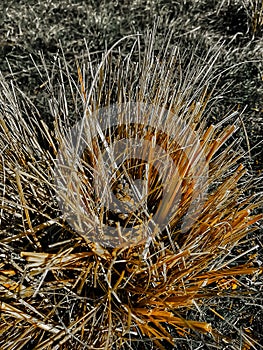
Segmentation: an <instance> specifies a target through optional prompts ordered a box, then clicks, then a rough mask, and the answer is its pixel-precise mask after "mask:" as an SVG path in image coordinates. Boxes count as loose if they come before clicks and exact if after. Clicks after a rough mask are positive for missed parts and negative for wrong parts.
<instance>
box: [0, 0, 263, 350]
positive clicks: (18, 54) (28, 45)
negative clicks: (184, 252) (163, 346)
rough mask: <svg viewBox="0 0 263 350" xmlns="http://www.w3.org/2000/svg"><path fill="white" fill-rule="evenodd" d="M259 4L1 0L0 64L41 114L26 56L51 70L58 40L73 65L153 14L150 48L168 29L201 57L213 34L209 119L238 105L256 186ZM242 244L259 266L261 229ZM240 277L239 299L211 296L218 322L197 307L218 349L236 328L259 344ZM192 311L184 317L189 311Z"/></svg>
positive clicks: (188, 343)
mask: <svg viewBox="0 0 263 350" xmlns="http://www.w3.org/2000/svg"><path fill="white" fill-rule="evenodd" d="M262 7H263V5H262V3H261V0H259V1H258V0H254V1H250V0H243V1H242V0H236V1H235V0H225V1H223V0H217V1H213V0H210V1H209V0H200V1H198V0H196V1H195V0H182V1H164V0H155V1H146V0H142V1H140V0H129V1H127V0H126V1H80V0H79V1H67V0H62V1H59V0H53V1H48V0H44V1H31V0H24V1H3V0H2V2H1V4H0V16H1V18H0V23H1V27H0V70H1V72H2V74H3V76H4V78H5V79H7V80H9V81H15V82H16V84H17V85H18V86H19V87H20V88H21V90H22V91H24V92H25V93H26V94H27V95H28V96H29V97H30V98H31V100H32V101H33V102H34V104H35V105H36V106H37V108H38V109H39V110H40V113H41V116H42V117H43V118H44V119H48V118H49V115H50V112H49V107H48V104H47V98H46V95H45V93H44V92H43V91H42V90H41V89H39V87H40V86H41V84H42V83H43V82H44V80H45V79H44V78H42V77H41V76H40V74H39V72H38V71H37V69H36V67H35V66H34V64H33V61H32V60H34V61H35V62H36V63H37V65H38V66H39V69H40V71H41V72H44V68H43V65H42V62H41V59H40V53H43V56H44V57H45V62H46V64H47V68H48V69H52V67H53V65H54V60H55V57H56V55H57V54H58V53H59V54H61V53H62V52H61V47H62V48H63V51H64V54H65V57H66V60H67V62H68V64H69V65H70V66H71V67H72V70H73V71H74V69H75V70H76V63H75V62H76V59H79V58H81V57H83V55H84V56H85V52H86V45H87V46H88V48H89V50H90V55H91V57H92V59H94V61H96V60H99V59H100V57H101V55H102V53H103V52H105V49H106V48H109V47H111V46H112V45H113V44H114V43H115V42H116V41H117V40H118V39H120V38H122V37H123V36H125V35H129V34H136V33H140V34H142V37H143V36H144V35H145V33H146V31H147V30H149V29H151V28H152V27H153V26H154V25H155V24H156V22H157V21H159V22H158V29H157V37H156V49H158V42H160V44H161V42H162V41H163V40H164V38H165V36H166V34H167V32H168V31H169V29H173V31H174V35H173V38H172V41H171V46H173V45H178V46H179V47H180V49H181V50H182V52H186V53H187V52H188V53H189V57H190V55H191V52H192V50H193V48H194V47H198V49H197V51H196V54H197V55H198V56H200V57H201V56H202V55H203V54H204V53H205V52H207V51H208V50H209V49H211V50H212V52H213V50H214V51H215V50H217V48H218V42H219V41H220V42H224V44H223V46H222V48H221V50H220V55H219V58H218V61H217V63H216V65H217V69H218V71H220V72H222V75H221V78H220V81H219V82H218V85H217V88H216V91H215V94H217V95H218V96H220V103H217V105H216V107H215V108H214V109H213V110H212V111H211V114H210V116H209V118H210V120H211V122H215V121H219V120H220V119H222V118H223V116H224V115H226V114H227V112H229V111H231V110H234V109H237V108H238V109H239V110H240V111H244V112H243V114H242V119H243V123H244V129H242V128H241V129H240V130H239V131H238V136H241V137H242V138H243V143H242V145H243V148H244V149H245V150H248V149H250V153H251V158H250V157H249V156H248V157H247V159H246V162H247V167H248V169H249V172H250V174H254V175H255V176H256V177H258V181H257V182H255V187H254V188H253V191H254V192H260V191H262V180H260V176H261V175H262V170H263V153H262V141H263V102H262V101H263V86H262V83H263V38H262V19H261V18H260V9H261V11H262ZM261 14H262V13H261ZM260 23H261V24H260ZM142 43H143V40H142ZM131 45H132V41H129V40H124V41H123V42H122V44H121V45H120V47H121V50H122V52H123V53H124V54H126V53H128V52H129V50H130V48H131ZM226 86H228V88H227V89H226ZM245 130H246V133H247V136H248V139H249V145H248V143H247V140H246V133H245ZM247 245H248V247H246V248H244V249H247V248H249V246H250V245H251V246H252V245H258V246H259V248H258V251H257V260H256V263H257V264H258V265H261V264H262V263H263V253H262V229H259V230H258V231H257V233H255V235H254V236H253V239H251V241H250V242H249V243H247ZM236 253H238V252H236ZM241 283H243V285H244V286H245V287H246V288H247V296H246V298H242V297H239V296H238V294H237V296H236V298H234V299H231V300H230V299H229V298H228V297H227V296H226V297H221V298H219V299H218V300H216V299H215V300H214V307H215V309H216V310H217V311H218V312H219V313H220V314H221V315H223V316H224V318H225V320H224V321H223V320H221V319H220V318H218V317H216V316H215V315H214V314H212V313H211V311H209V308H206V307H205V306H204V312H205V313H206V319H207V320H208V321H209V320H210V321H211V322H212V324H213V326H216V327H217V329H218V330H219V331H220V332H222V334H225V341H223V342H222V344H221V343H220V345H219V346H220V348H222V349H223V348H224V349H235V339H236V340H238V338H239V332H240V331H243V332H245V333H246V334H248V335H250V336H251V337H252V338H254V339H255V340H256V341H257V342H258V344H261V345H263V336H262V333H263V331H262V324H263V303H262V298H263V297H262V294H263V282H262V277H260V276H259V277H258V278H257V279H255V280H253V279H252V278H250V277H243V278H242V279H241ZM253 293H254V294H253ZM252 294H253V298H252V299H251V296H252ZM193 313H194V311H192V315H191V316H192V317H195V315H194V314H193ZM210 341H211V339H210V340H209V339H205V336H201V338H200V341H196V342H193V341H192V340H191V339H190V338H189V339H188V340H179V341H177V348H178V349H189V348H191V349H197V348H198V346H200V344H203V345H202V347H200V348H204V349H205V348H211V349H212V348H214V347H213V345H211V344H210V345H209V342H210ZM205 343H207V345H204V344H205ZM257 346H258V345H257ZM257 346H256V348H257ZM243 349H245V348H243Z"/></svg>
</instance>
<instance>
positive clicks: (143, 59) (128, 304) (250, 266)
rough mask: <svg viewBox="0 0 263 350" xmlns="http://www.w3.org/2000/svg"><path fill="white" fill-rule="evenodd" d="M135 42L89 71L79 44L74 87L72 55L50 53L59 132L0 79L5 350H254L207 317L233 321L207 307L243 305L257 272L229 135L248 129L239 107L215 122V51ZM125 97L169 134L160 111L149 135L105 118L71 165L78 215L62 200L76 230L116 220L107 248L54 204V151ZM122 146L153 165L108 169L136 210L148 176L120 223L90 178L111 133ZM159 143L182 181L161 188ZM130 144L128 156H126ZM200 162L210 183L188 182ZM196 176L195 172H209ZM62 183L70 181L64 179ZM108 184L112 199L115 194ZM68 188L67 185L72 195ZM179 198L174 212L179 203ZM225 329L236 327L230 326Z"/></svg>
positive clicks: (238, 152) (242, 335) (244, 335)
mask: <svg viewBox="0 0 263 350" xmlns="http://www.w3.org/2000/svg"><path fill="white" fill-rule="evenodd" d="M128 39H129V38H125V40H128ZM131 40H133V45H132V49H131V51H130V53H129V54H127V55H125V56H123V55H122V54H121V53H119V50H117V49H118V47H119V45H121V42H118V43H117V44H116V45H115V46H114V47H113V48H112V49H111V50H109V51H107V52H106V53H105V55H104V56H103V57H102V59H101V62H99V63H98V64H96V63H92V59H91V57H90V55H89V51H88V50H87V53H86V57H85V59H83V62H82V63H79V62H77V69H76V71H77V79H75V78H72V74H71V72H70V68H69V66H68V64H67V61H66V60H63V58H59V57H57V59H56V61H55V63H54V69H53V70H52V71H51V72H50V71H48V69H47V70H46V77H45V79H43V84H42V86H41V89H45V91H46V94H47V95H48V97H49V106H50V111H51V114H52V118H53V126H52V125H51V124H49V125H47V124H46V123H45V121H44V120H42V119H41V115H40V114H39V112H38V110H37V109H36V107H35V106H34V105H33V104H32V102H31V101H30V99H28V98H27V97H26V96H25V95H24V94H23V93H22V92H21V90H19V89H18V87H17V86H16V85H14V84H12V83H7V82H6V81H5V80H4V79H3V78H2V79H1V92H0V102H1V118H0V122H1V126H0V135H1V138H0V142H1V150H2V151H1V159H2V162H1V166H0V177H1V192H0V193H1V194H0V199H1V207H0V209H1V223H0V224H1V226H0V227H1V233H0V247H1V254H0V259H1V260H0V269H1V270H0V272H1V274H0V281H1V290H0V293H1V294H0V295H1V304H0V308H1V320H0V334H1V336H0V345H1V349H3V350H7V349H11V348H12V349H16V350H18V349H32V348H33V349H72V348H74V349H86V348H87V349H133V348H134V349H136V348H138V349H148V348H158V349H165V348H167V347H168V346H175V347H176V346H179V348H181V349H182V348H186V349H188V348H191V344H192V346H195V345H193V344H199V345H198V346H200V348H201V347H202V346H204V348H205V347H207V346H210V345H211V348H212V347H214V346H222V344H225V343H227V342H229V341H231V343H232V345H233V346H235V348H237V347H239V346H243V349H246V348H254V349H256V348H257V346H258V345H260V344H259V343H257V339H254V338H253V334H250V333H249V332H245V331H242V332H239V331H238V330H237V329H236V330H237V331H238V332H237V335H236V336H235V335H233V336H232V338H231V339H230V340H229V338H228V335H227V333H224V332H222V331H221V330H220V329H218V328H217V327H216V326H215V325H213V322H211V320H212V317H211V314H212V315H216V316H217V317H219V318H221V319H222V320H223V321H224V322H225V323H226V324H227V320H226V319H225V318H224V316H222V315H220V314H219V313H218V311H216V307H215V306H214V305H213V303H214V301H215V300H216V298H226V297H228V298H231V297H232V298H233V299H235V298H238V297H243V298H246V297H248V298H251V296H252V295H253V289H248V288H245V286H244V284H243V285H242V282H240V280H239V277H240V276H251V277H250V278H251V280H252V279H253V280H257V278H259V275H260V274H261V273H262V268H261V267H258V266H257V265H256V264H255V263H254V260H255V259H256V257H254V258H253V253H254V252H255V251H256V249H257V246H255V245H254V246H253V245H252V246H251V247H250V246H249V243H248V240H249V237H250V236H249V235H251V234H252V233H253V231H254V230H255V228H256V227H257V226H256V225H257V223H258V222H259V221H260V220H261V219H262V215H261V214H257V213H256V212H257V210H258V208H259V207H260V206H261V205H262V198H261V196H260V194H253V193H252V192H251V186H252V182H253V181H254V179H253V178H252V179H251V178H249V176H248V174H246V170H245V168H244V166H243V165H242V160H243V158H244V152H243V151H242V149H241V147H240V142H241V141H240V140H239V139H237V138H236V137H235V136H234V133H235V131H236V130H237V128H238V127H239V126H240V125H242V123H241V122H240V118H238V117H237V116H238V114H239V113H238V112H236V111H234V112H232V113H230V114H229V115H228V116H226V117H224V118H222V121H221V122H219V123H217V124H216V125H209V110H210V109H211V107H212V104H213V103H214V101H215V100H214V99H213V98H212V97H211V96H212V93H213V90H214V85H215V82H216V81H217V80H218V78H219V75H218V72H216V71H215V69H214V63H215V61H216V56H215V55H211V54H210V52H208V54H207V55H206V56H205V57H202V58H201V59H200V60H198V59H197V58H196V55H195V53H193V55H192V57H191V58H190V59H187V60H186V59H185V57H184V56H183V55H182V53H181V52H180V50H179V49H178V47H175V48H174V50H173V51H169V50H167V47H168V45H167V41H165V42H164V43H163V46H162V47H160V46H158V51H156V43H155V41H154V34H152V35H149V36H148V37H147V40H146V45H145V50H143V51H140V45H139V43H140V39H139V37H136V36H135V37H133V38H132V39H131ZM213 50H214V48H213ZM156 52H157V53H156ZM213 52H214V51H213ZM43 67H45V62H44V61H43ZM131 102H135V104H136V105H140V104H141V103H143V104H147V105H154V106H157V107H158V109H157V110H158V111H163V110H164V109H165V110H166V111H168V112H167V113H168V114H167V116H168V117H167V118H166V121H165V127H166V129H165V130H168V131H169V132H170V134H168V135H167V134H165V133H160V132H159V130H158V127H160V125H158V115H156V119H154V121H155V123H154V126H152V127H151V128H145V125H146V126H147V125H149V120H150V119H149V118H150V117H149V113H143V114H142V115H140V116H141V119H140V120H139V122H138V123H129V122H127V120H125V121H126V124H125V127H123V120H124V119H123V117H122V114H121V113H120V117H119V119H118V123H117V126H116V125H115V126H114V127H113V128H112V127H111V125H110V124H109V127H107V128H106V129H105V130H103V132H104V133H103V134H102V136H101V134H95V136H94V135H93V138H92V142H91V144H90V143H86V144H85V146H86V148H87V149H88V151H87V153H86V154H85V155H81V156H80V157H79V158H78V159H77V163H76V164H75V167H74V168H73V167H72V168H67V170H70V171H71V173H73V172H74V174H75V173H76V174H77V181H78V182H77V185H78V186H77V189H78V190H77V194H79V196H80V198H81V203H83V202H84V203H85V205H86V209H85V210H84V212H83V210H81V207H80V205H79V203H80V202H78V201H77V202H74V200H75V197H74V196H73V197H70V196H69V199H68V197H66V196H62V202H66V200H69V202H67V203H66V204H67V205H69V207H70V212H71V214H72V213H73V216H74V217H75V218H76V217H77V218H80V222H85V220H86V218H87V216H88V215H89V216H91V218H93V226H92V223H91V222H90V221H92V220H90V221H89V226H88V227H89V230H90V231H92V230H93V232H95V231H94V230H95V229H96V225H99V227H100V232H101V234H102V235H105V232H106V227H107V226H109V225H111V228H112V230H113V231H114V230H115V231H116V233H115V237H118V240H119V242H120V244H119V245H118V244H115V245H111V244H107V242H109V238H108V237H106V236H105V237H104V238H103V239H102V240H100V241H98V240H97V238H96V236H94V234H93V235H92V234H91V235H90V234H88V232H87V231H88V230H87V228H85V230H83V231H81V230H76V229H75V226H74V225H73V226H72V225H69V222H68V220H67V219H68V217H67V216H65V212H63V210H61V206H59V200H61V189H59V188H58V187H57V184H56V177H55V176H58V173H56V172H54V168H55V167H56V164H57V163H56V160H57V158H58V156H59V154H61V153H60V152H61V150H63V156H65V157H66V156H67V155H68V154H69V152H70V150H71V149H72V146H74V144H72V143H70V140H71V139H70V138H69V137H68V135H70V130H72V127H73V126H74V124H75V123H76V122H79V121H80V120H87V121H88V127H89V128H90V129H92V128H94V127H95V128H96V126H97V124H96V123H97V122H98V118H105V114H103V115H102V116H100V115H98V114H97V111H98V110H100V109H101V108H105V107H106V108H109V107H110V106H111V105H112V104H113V103H116V104H117V106H119V105H122V104H125V105H126V106H127V105H128V106H129V104H130V103H131ZM94 115H95V116H96V118H94ZM128 115H129V114H128ZM73 116H74V117H73ZM159 117H160V116H159ZM82 118H84V119H82ZM178 119H180V120H182V121H183V123H184V124H183V125H184V128H183V129H179V128H178V129H176V126H177V125H178V124H176V120H178ZM99 121H100V119H99ZM128 121H129V120H128ZM189 129H191V135H192V134H193V135H195V136H196V143H193V142H194V141H193V139H191V138H190V143H189ZM171 135H172V136H173V137H171ZM130 138H134V139H135V140H136V142H138V143H139V142H140V140H147V141H148V142H149V143H150V145H151V146H150V148H149V149H147V151H149V153H151V152H153V157H152V158H150V157H149V158H147V160H148V164H149V169H150V170H148V171H146V166H145V163H144V162H141V159H138V158H137V159H135V156H134V158H132V157H130V158H127V159H126V161H125V162H124V161H123V162H122V164H121V167H119V168H118V169H117V170H116V169H114V170H113V172H114V171H115V170H116V172H115V175H116V176H115V177H114V176H112V179H113V180H114V181H113V185H112V187H114V186H115V188H116V187H118V186H119V185H120V184H121V180H125V181H126V183H127V184H128V186H127V187H125V186H124V187H125V188H124V187H123V185H122V187H120V186H119V187H118V188H119V194H120V195H121V197H122V200H123V201H125V200H124V199H123V198H124V197H125V196H126V197H127V196H128V197H129V201H130V202H131V197H132V196H134V193H135V192H136V190H137V188H136V185H134V182H133V181H135V180H136V179H138V178H139V179H142V178H144V180H145V181H146V189H147V190H148V192H147V191H146V192H144V197H143V199H142V198H140V201H139V204H140V207H139V208H141V205H142V203H143V206H142V208H143V209H141V211H138V207H136V209H137V212H136V213H133V215H128V216H125V217H124V219H123V218H122V217H121V216H120V213H118V212H114V213H113V214H112V213H111V215H110V214H109V211H108V210H106V209H105V205H104V206H103V205H102V204H103V203H104V204H105V203H106V200H105V202H103V201H102V199H101V198H99V199H100V200H99V201H98V198H97V197H96V193H95V194H94V183H95V177H96V176H98V173H99V174H101V176H104V175H105V174H107V171H108V169H107V167H106V166H105V164H103V163H99V161H100V159H101V158H100V157H101V155H103V153H105V152H106V151H107V147H111V146H112V145H113V144H114V142H116V140H117V139H130ZM105 140H106V143H107V145H108V146H107V145H106V146H105ZM178 140H180V142H179V141H178ZM187 140H188V143H187ZM156 145H158V146H159V147H160V148H162V149H163V150H165V152H166V154H167V155H168V156H169V157H170V158H171V159H172V160H173V162H174V164H175V165H176V167H177V169H178V174H179V176H178V174H172V177H170V178H169V179H170V180H171V182H169V184H168V187H165V186H166V185H167V184H163V183H160V174H159V173H158V171H157V170H156V168H155V167H154V166H155V164H156V162H158V161H159V160H160V159H157V158H156V156H155V153H154V152H155V148H156ZM131 147H132V146H130V148H128V149H127V148H126V149H125V152H126V153H127V154H129V152H130V151H131ZM184 149H190V151H189V152H188V151H185V150H184ZM125 152H124V153H125ZM201 157H203V158H202V159H203V160H204V163H200V164H202V165H203V166H204V169H205V170H207V172H206V173H205V174H206V175H207V176H205V177H204V179H205V181H204V182H201V185H200V186H196V184H197V182H198V180H197V179H196V177H195V176H194V175H196V174H195V173H194V171H193V167H194V165H193V164H195V163H196V162H198V159H200V158H201ZM63 159H64V160H65V159H67V160H71V158H70V157H69V158H63ZM114 161H117V159H115V160H114ZM66 164H67V163H66ZM98 164H100V166H98ZM189 164H190V165H189ZM166 170H167V169H166ZM201 170H203V169H201ZM201 170H200V169H199V173H198V175H199V176H201V175H203V174H204V173H203V172H202V171H201ZM166 174H168V172H167V173H166ZM74 176H75V175H74ZM131 179H132V180H131ZM62 180H65V181H64V184H65V186H68V184H67V178H64V179H63V178H62ZM170 180H169V181H170ZM258 181H260V180H258ZM178 183H179V184H180V186H179V185H178V186H177V184H178ZM105 187H106V192H107V193H108V194H107V195H109V193H110V192H111V191H112V188H109V187H107V186H105ZM74 190H75V189H74V188H73V187H72V186H68V187H67V191H66V193H69V192H70V191H71V192H72V191H74ZM197 190H198V193H195V192H196V191H197ZM165 191H168V192H169V196H168V197H167V196H165ZM177 192H178V193H179V194H180V202H179V205H175V203H174V201H173V198H175V197H176V194H177ZM206 192H207V195H206V196H202V195H203V194H205V193H206ZM145 193H146V194H145ZM115 194H116V192H115ZM106 197H107V196H106ZM201 197H202V198H203V199H202V200H203V205H202V210H201V211H200V212H198V216H197V217H194V220H192V221H191V225H190V226H189V225H188V226H187V229H185V228H184V227H183V222H184V218H186V217H187V215H190V217H191V216H194V212H192V211H191V212H190V214H189V208H190V205H191V203H192V202H193V198H201ZM78 198H79V197H78ZM107 200H109V197H107ZM129 201H128V202H127V200H126V203H128V204H127V205H129ZM195 203H197V204H198V201H197V202H195ZM177 204H178V203H177ZM197 204H196V205H197ZM158 208H159V209H160V210H161V211H160V217H164V218H165V217H166V216H168V215H169V222H168V223H167V224H166V225H165V227H164V228H162V229H160V227H159V226H158V224H156V222H153V225H154V229H153V231H151V233H150V234H149V233H148V232H149V227H150V226H149V222H151V224H152V221H151V218H152V216H153V215H154V213H155V212H156V211H158ZM62 209H63V208H62ZM123 228H128V229H129V228H130V229H131V230H132V229H133V228H136V229H137V228H138V230H139V231H136V232H140V236H139V238H138V237H137V236H136V240H135V241H131V240H130V239H125V237H122V236H121V235H120V234H119V233H120V231H121V230H122V229H123ZM142 228H143V229H142ZM91 233H92V232H91ZM120 236H121V238H122V240H120ZM91 237H93V239H91ZM244 247H245V248H244ZM239 249H240V250H239ZM254 298H257V293H256V291H254ZM209 314H210V316H209ZM228 326H230V327H233V329H235V323H234V322H233V323H232V324H230V325H228ZM193 342H196V343H193ZM169 344H170V345H169ZM202 344H203V345H202ZM205 344H206V345H205Z"/></svg>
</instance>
